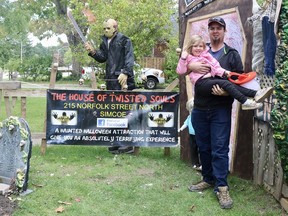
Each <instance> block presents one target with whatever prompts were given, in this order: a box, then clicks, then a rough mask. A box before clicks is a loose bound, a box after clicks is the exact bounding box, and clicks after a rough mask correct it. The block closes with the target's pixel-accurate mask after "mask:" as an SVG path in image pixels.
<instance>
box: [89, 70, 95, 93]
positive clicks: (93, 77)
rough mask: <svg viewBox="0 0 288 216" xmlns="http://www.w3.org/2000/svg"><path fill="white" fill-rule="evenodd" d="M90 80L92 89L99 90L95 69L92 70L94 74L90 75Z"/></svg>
mask: <svg viewBox="0 0 288 216" xmlns="http://www.w3.org/2000/svg"><path fill="white" fill-rule="evenodd" d="M90 80H91V87H92V89H97V82H96V76H95V71H94V69H92V72H91V74H90Z"/></svg>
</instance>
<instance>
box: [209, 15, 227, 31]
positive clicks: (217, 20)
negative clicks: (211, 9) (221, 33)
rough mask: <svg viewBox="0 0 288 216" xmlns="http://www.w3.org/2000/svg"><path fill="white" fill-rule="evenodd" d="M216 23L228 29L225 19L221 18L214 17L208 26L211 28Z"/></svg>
mask: <svg viewBox="0 0 288 216" xmlns="http://www.w3.org/2000/svg"><path fill="white" fill-rule="evenodd" d="M213 22H216V23H218V24H220V25H221V26H223V27H224V29H226V23H225V21H224V19H223V18H221V17H212V18H210V19H209V20H208V26H210V24H211V23H213Z"/></svg>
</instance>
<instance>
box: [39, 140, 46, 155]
mask: <svg viewBox="0 0 288 216" xmlns="http://www.w3.org/2000/svg"><path fill="white" fill-rule="evenodd" d="M46 149H47V142H46V138H42V141H41V148H40V152H41V155H45V153H46Z"/></svg>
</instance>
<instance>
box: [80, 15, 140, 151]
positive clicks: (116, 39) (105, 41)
mask: <svg viewBox="0 0 288 216" xmlns="http://www.w3.org/2000/svg"><path fill="white" fill-rule="evenodd" d="M103 30H104V35H103V36H102V42H101V44H100V47H99V49H97V50H96V49H94V47H93V46H92V45H91V44H90V43H89V42H87V43H86V44H85V48H86V50H87V51H88V52H89V54H88V55H89V56H91V57H92V58H93V59H95V60H96V61H97V62H99V63H104V62H106V75H105V79H106V89H107V90H124V91H126V90H133V89H134V88H135V81H134V72H133V65H134V53H133V46H132V42H131V40H130V39H129V38H128V37H127V36H125V35H123V34H122V33H120V32H118V23H117V21H116V20H114V19H107V20H105V21H104V22H103ZM109 151H110V152H111V153H124V152H125V153H132V152H133V151H134V148H133V147H126V146H122V147H120V146H113V147H110V148H109Z"/></svg>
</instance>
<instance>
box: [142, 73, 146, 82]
mask: <svg viewBox="0 0 288 216" xmlns="http://www.w3.org/2000/svg"><path fill="white" fill-rule="evenodd" d="M141 79H142V80H143V81H144V82H146V81H147V76H146V75H144V74H142V75H141Z"/></svg>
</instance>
